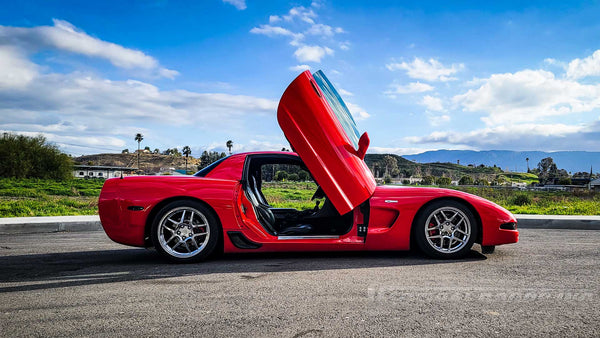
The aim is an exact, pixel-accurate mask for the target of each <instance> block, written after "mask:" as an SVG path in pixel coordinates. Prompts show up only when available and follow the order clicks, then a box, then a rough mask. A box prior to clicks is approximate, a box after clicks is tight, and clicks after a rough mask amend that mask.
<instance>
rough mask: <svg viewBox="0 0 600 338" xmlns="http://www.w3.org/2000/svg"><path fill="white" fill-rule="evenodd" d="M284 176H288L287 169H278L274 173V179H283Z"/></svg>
mask: <svg viewBox="0 0 600 338" xmlns="http://www.w3.org/2000/svg"><path fill="white" fill-rule="evenodd" d="M286 178H288V173H287V171H283V170H278V171H277V172H276V173H275V181H284V180H285V179H286Z"/></svg>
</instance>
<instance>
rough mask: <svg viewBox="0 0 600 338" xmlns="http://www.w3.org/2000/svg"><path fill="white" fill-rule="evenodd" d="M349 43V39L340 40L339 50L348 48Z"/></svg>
mask: <svg viewBox="0 0 600 338" xmlns="http://www.w3.org/2000/svg"><path fill="white" fill-rule="evenodd" d="M350 45H351V44H350V42H349V41H344V42H340V44H339V46H340V49H341V50H349V49H350Z"/></svg>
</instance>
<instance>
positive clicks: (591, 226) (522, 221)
mask: <svg viewBox="0 0 600 338" xmlns="http://www.w3.org/2000/svg"><path fill="white" fill-rule="evenodd" d="M515 217H517V222H518V223H517V227H518V228H519V229H572V230H600V216H565V215H515Z"/></svg>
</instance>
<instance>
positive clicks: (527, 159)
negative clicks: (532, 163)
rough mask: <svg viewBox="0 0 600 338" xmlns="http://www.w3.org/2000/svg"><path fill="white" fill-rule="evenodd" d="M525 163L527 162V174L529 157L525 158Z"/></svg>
mask: <svg viewBox="0 0 600 338" xmlns="http://www.w3.org/2000/svg"><path fill="white" fill-rule="evenodd" d="M525 161H527V172H529V157H527V158H525Z"/></svg>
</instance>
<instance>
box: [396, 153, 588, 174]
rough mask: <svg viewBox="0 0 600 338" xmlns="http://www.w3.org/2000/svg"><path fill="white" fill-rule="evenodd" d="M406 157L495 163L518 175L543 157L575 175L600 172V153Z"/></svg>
mask: <svg viewBox="0 0 600 338" xmlns="http://www.w3.org/2000/svg"><path fill="white" fill-rule="evenodd" d="M403 157H404V158H406V159H409V160H411V161H416V162H419V163H435V162H440V163H445V162H448V163H457V161H459V160H460V164H461V165H469V164H473V165H475V166H477V165H480V164H484V165H486V166H493V165H494V164H495V165H497V166H498V167H500V168H502V169H503V170H510V171H518V172H526V171H527V162H526V161H525V159H526V158H529V168H531V169H533V168H536V167H537V164H538V163H539V162H540V160H542V159H543V158H546V157H552V159H553V160H554V163H556V166H557V167H558V168H559V169H565V170H567V171H568V172H571V173H576V172H579V171H582V172H589V171H590V166H592V167H593V169H594V172H600V152H588V151H557V152H543V151H508V150H489V151H472V150H436V151H427V152H424V153H421V154H416V155H405V156H403Z"/></svg>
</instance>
